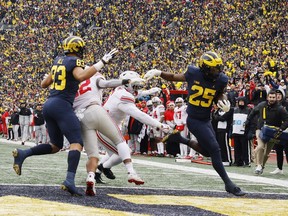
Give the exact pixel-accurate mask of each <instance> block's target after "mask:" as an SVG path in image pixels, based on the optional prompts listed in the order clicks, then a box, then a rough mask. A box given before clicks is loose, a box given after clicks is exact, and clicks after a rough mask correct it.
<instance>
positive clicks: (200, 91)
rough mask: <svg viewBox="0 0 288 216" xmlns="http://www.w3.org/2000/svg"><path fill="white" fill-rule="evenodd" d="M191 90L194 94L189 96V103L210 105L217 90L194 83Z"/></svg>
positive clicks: (202, 105) (203, 105)
mask: <svg viewBox="0 0 288 216" xmlns="http://www.w3.org/2000/svg"><path fill="white" fill-rule="evenodd" d="M191 90H192V91H194V92H195V93H194V94H191V95H190V97H189V103H190V104H192V105H194V106H201V107H210V106H211V104H212V101H213V98H214V96H215V93H216V90H214V89H210V88H203V87H202V86H199V85H193V86H192V87H191Z"/></svg>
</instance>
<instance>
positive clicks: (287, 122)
mask: <svg viewBox="0 0 288 216" xmlns="http://www.w3.org/2000/svg"><path fill="white" fill-rule="evenodd" d="M280 112H281V116H282V120H283V123H282V125H281V127H280V128H281V129H282V130H285V129H286V128H287V127H288V113H287V111H286V109H285V108H284V107H280Z"/></svg>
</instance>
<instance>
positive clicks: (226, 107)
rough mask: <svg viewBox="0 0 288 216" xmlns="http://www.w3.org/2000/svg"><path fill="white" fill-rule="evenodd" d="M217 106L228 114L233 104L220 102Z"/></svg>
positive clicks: (225, 101)
mask: <svg viewBox="0 0 288 216" xmlns="http://www.w3.org/2000/svg"><path fill="white" fill-rule="evenodd" d="M217 106H218V107H219V108H220V109H221V110H223V111H224V112H228V111H229V110H230V106H231V104H230V101H229V100H219V101H218V103H217Z"/></svg>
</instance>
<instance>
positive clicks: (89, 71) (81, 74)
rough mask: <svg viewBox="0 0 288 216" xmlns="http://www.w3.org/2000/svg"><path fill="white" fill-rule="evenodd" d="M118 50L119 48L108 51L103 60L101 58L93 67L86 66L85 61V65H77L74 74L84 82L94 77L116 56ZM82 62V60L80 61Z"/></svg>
mask: <svg viewBox="0 0 288 216" xmlns="http://www.w3.org/2000/svg"><path fill="white" fill-rule="evenodd" d="M117 52H118V50H117V49H112V50H111V51H110V52H109V53H106V54H105V55H104V56H103V57H102V59H101V60H99V61H98V62H97V63H96V64H94V65H93V67H87V68H86V69H84V70H83V68H84V62H83V65H77V66H78V67H75V68H74V70H73V76H74V77H75V79H77V80H78V81H80V82H82V81H84V80H87V79H89V78H90V77H92V76H93V75H94V74H95V73H97V72H98V71H100V70H101V68H102V67H103V66H104V65H105V64H108V63H109V61H111V59H112V58H114V56H115V54H116V53H117ZM79 62H80V61H79Z"/></svg>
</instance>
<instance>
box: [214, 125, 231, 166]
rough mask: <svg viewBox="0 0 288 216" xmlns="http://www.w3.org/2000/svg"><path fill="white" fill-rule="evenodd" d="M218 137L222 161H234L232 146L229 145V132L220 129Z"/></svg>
mask: <svg viewBox="0 0 288 216" xmlns="http://www.w3.org/2000/svg"><path fill="white" fill-rule="evenodd" d="M216 138H217V141H218V143H219V146H220V149H221V157H222V162H229V163H230V164H231V163H232V155H231V147H230V145H229V137H228V133H227V132H226V131H225V130H223V131H222V130H221V131H220V130H218V131H217V133H216Z"/></svg>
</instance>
